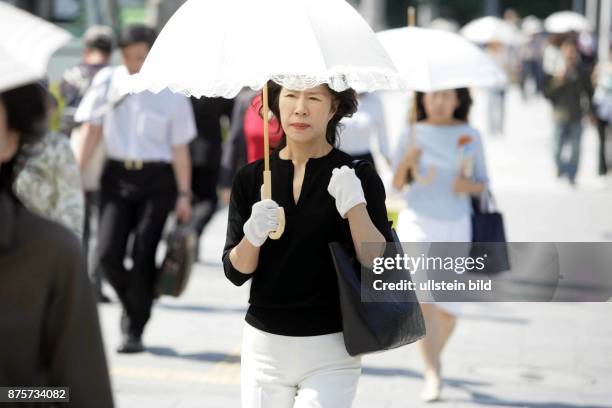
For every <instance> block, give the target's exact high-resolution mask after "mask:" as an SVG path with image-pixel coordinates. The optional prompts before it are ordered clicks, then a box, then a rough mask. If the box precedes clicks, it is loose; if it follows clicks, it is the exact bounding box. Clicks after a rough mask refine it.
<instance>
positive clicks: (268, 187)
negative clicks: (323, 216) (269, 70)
mask: <svg viewBox="0 0 612 408" xmlns="http://www.w3.org/2000/svg"><path fill="white" fill-rule="evenodd" d="M262 93H263V98H262V104H263V126H264V173H263V182H264V184H263V192H262V193H263V194H262V197H261V198H262V199H263V200H271V199H272V172H271V171H270V139H269V133H268V132H269V130H268V127H269V126H268V115H269V113H268V84H267V83H265V84H264V86H263V92H262ZM284 231H285V210H284V209H283V207H278V228H277V229H276V231H272V232H270V233H269V234H268V236H269V237H270V238H272V239H279V238H280V237H281V236H282V235H283V232H284Z"/></svg>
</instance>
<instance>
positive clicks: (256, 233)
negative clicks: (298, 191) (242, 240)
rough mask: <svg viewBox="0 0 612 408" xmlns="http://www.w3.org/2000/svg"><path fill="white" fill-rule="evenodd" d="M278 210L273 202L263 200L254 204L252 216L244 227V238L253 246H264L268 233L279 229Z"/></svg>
mask: <svg viewBox="0 0 612 408" xmlns="http://www.w3.org/2000/svg"><path fill="white" fill-rule="evenodd" d="M278 208H279V207H278V204H276V202H275V201H273V200H261V201H258V202H256V203H255V204H253V208H252V210H251V216H250V217H249V219H248V220H247V222H245V223H244V226H243V227H242V231H243V232H244V236H245V237H246V239H247V240H248V241H249V242H250V243H251V244H252V245H253V246H256V247H260V246H262V245H263V243H264V242H266V239H267V238H268V233H270V232H271V231H276V229H277V228H278Z"/></svg>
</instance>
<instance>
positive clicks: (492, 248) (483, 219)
mask: <svg viewBox="0 0 612 408" xmlns="http://www.w3.org/2000/svg"><path fill="white" fill-rule="evenodd" d="M505 243H506V233H505V230H504V219H503V217H502V215H501V213H499V212H498V211H497V209H496V205H495V201H494V200H493V195H492V194H491V192H490V191H489V189H488V188H487V189H486V190H485V191H484V192H483V193H482V194H481V195H480V197H478V198H475V197H472V247H471V249H470V257H472V258H478V257H485V255H486V258H487V262H486V264H485V265H486V267H485V268H484V269H483V270H482V272H478V270H477V269H475V270H473V271H472V273H486V274H488V275H495V274H498V273H500V272H503V271H507V270H510V259H509V257H508V248H507V246H506V245H505Z"/></svg>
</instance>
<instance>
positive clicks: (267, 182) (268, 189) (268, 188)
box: [262, 82, 272, 200]
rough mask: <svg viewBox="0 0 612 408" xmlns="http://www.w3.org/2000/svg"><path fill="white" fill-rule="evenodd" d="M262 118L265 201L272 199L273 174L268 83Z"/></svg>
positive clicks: (263, 93) (263, 96) (263, 95)
mask: <svg viewBox="0 0 612 408" xmlns="http://www.w3.org/2000/svg"><path fill="white" fill-rule="evenodd" d="M262 105H263V106H262V107H263V110H262V116H263V130H264V173H263V182H264V184H263V197H262V198H263V199H266V200H270V199H272V174H271V172H270V157H269V156H270V139H269V137H270V136H269V130H268V129H269V124H268V115H269V113H268V110H269V109H268V83H267V82H266V83H265V84H264V86H263V89H262Z"/></svg>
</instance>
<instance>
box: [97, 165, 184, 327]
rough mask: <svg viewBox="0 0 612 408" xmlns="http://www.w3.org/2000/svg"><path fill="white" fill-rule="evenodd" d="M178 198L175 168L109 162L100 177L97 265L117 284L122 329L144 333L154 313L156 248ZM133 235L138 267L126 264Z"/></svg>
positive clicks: (135, 258) (134, 257) (133, 258)
mask: <svg viewBox="0 0 612 408" xmlns="http://www.w3.org/2000/svg"><path fill="white" fill-rule="evenodd" d="M175 201H176V184H175V180H174V173H173V170H172V166H171V165H170V164H165V163H155V164H151V165H149V164H145V166H144V167H143V168H142V169H140V170H128V169H127V168H125V166H124V165H123V164H122V163H120V162H114V161H107V163H106V165H105V168H104V171H103V173H102V179H101V191H100V224H99V229H98V248H97V254H98V257H97V258H98V262H97V267H98V268H100V269H101V271H100V272H101V273H104V275H105V276H106V278H107V279H108V281H109V283H110V284H111V285H112V286H113V288H114V289H115V291H116V292H117V295H118V296H119V299H120V300H121V303H122V305H123V309H124V313H123V317H122V322H121V329H122V331H123V332H124V333H127V334H131V335H135V336H141V335H142V332H143V330H144V327H145V325H146V323H147V321H148V320H149V317H150V316H151V306H152V304H153V298H154V290H155V279H156V277H157V268H156V265H155V252H156V250H157V245H158V243H159V241H160V239H161V235H162V231H163V228H164V224H165V223H166V219H167V217H168V213H169V212H170V211H171V210H172V208H173V207H174V203H175ZM130 235H133V245H132V247H131V254H129V255H130V257H131V258H132V262H133V266H132V268H131V269H129V270H128V269H126V268H125V267H124V260H125V258H126V255H128V254H126V247H127V243H128V239H129V237H130Z"/></svg>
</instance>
